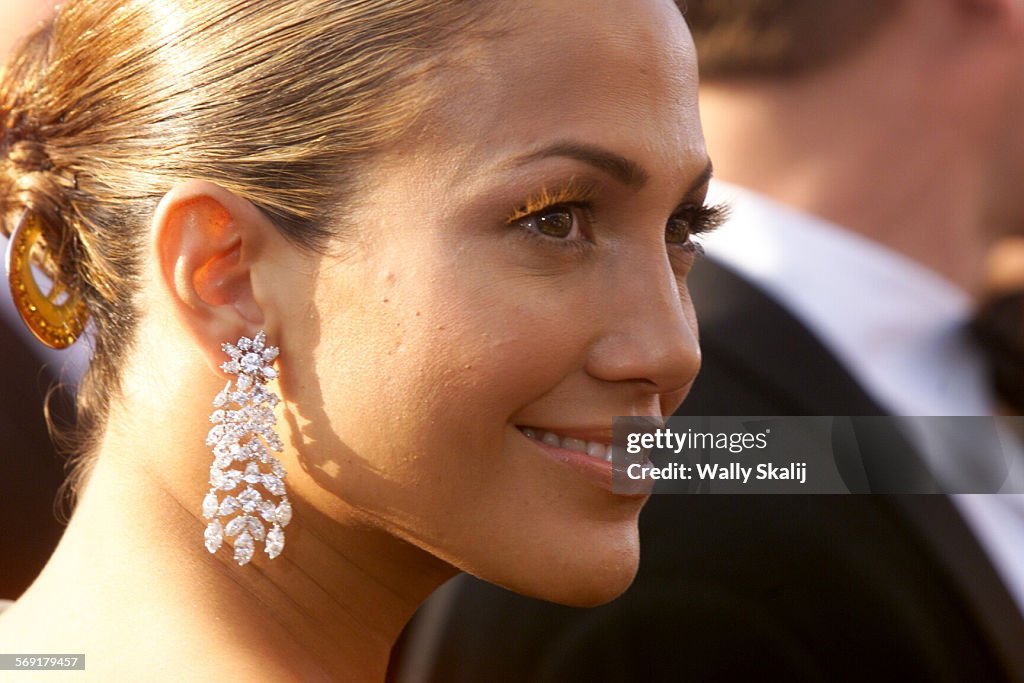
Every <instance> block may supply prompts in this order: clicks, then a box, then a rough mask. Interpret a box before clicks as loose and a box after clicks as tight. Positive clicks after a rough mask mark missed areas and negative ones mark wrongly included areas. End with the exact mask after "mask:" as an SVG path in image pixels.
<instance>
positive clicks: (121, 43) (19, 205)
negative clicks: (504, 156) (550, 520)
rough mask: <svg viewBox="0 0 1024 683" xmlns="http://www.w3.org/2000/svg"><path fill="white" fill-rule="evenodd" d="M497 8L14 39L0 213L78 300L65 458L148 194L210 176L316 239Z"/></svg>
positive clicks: (7, 228)
mask: <svg viewBox="0 0 1024 683" xmlns="http://www.w3.org/2000/svg"><path fill="white" fill-rule="evenodd" d="M495 4H497V3H494V2H484V1H483V0H476V1H474V0H303V2H294V1H293V0H220V1H218V0H95V1H89V0H82V1H74V0H71V1H69V2H67V3H66V4H65V5H64V6H63V7H62V8H61V9H60V11H59V13H58V15H57V16H56V18H55V19H54V21H53V22H52V23H51V24H50V25H48V26H46V27H44V28H43V29H41V30H39V31H38V32H37V33H35V34H34V35H33V36H31V37H30V38H29V39H28V40H27V41H26V42H25V43H24V44H23V45H22V47H21V49H20V50H18V51H17V52H16V53H15V54H14V56H13V57H12V58H11V61H10V62H9V63H8V65H7V67H6V68H5V70H4V72H3V74H2V76H0V125H2V127H3V128H2V130H0V217H2V219H3V230H4V232H6V233H8V234H9V233H10V232H11V230H12V229H13V226H14V225H15V221H17V219H18V217H19V216H20V215H21V213H22V212H23V211H24V210H26V209H27V210H30V211H33V212H35V213H36V215H38V216H39V217H40V218H41V219H42V220H43V223H44V226H45V238H46V241H47V244H48V251H49V257H50V258H52V259H53V261H54V263H55V266H56V268H58V269H59V271H60V274H61V278H62V279H63V280H64V281H66V282H70V283H71V284H72V285H73V286H74V287H75V288H76V289H77V290H78V291H79V292H81V293H82V294H83V295H84V297H85V299H86V302H87V304H88V307H89V311H90V316H91V320H92V325H93V328H94V329H93V331H92V332H93V338H94V343H95V348H94V351H93V358H92V362H91V364H90V369H89V371H88V373H87V374H86V377H85V378H84V380H83V383H82V385H81V387H80V390H79V394H78V431H77V434H78V435H79V438H78V439H76V441H77V442H78V447H79V449H80V450H82V451H85V452H89V451H93V450H95V446H96V444H97V440H98V436H99V435H100V434H101V433H102V430H103V429H104V426H105V422H106V419H107V416H108V413H109V409H110V405H111V401H112V397H113V396H115V395H116V394H117V391H118V388H119V381H120V370H121V368H120V359H122V358H124V357H125V356H126V355H127V353H128V352H129V351H130V347H131V344H132V342H133V338H134V333H135V328H136V323H137V320H138V316H139V311H138V310H137V306H136V304H135V302H134V301H133V293H134V291H135V290H136V288H137V287H138V278H139V273H140V265H141V259H142V249H141V242H142V235H145V234H146V228H147V225H148V221H149V219H150V217H151V215H152V213H153V210H154V209H155V207H156V205H157V203H158V202H159V200H160V198H161V197H162V196H163V195H164V194H165V193H166V192H167V191H168V190H169V189H170V188H171V187H173V186H174V185H175V184H176V183H178V182H181V181H183V180H186V179H199V180H208V181H211V182H214V183H218V184H219V185H221V186H223V187H225V188H226V189H228V190H231V191H232V192H235V193H236V194H238V195H240V196H242V197H245V198H246V199H248V200H250V201H252V202H253V203H254V204H255V205H256V206H258V207H259V208H260V209H262V210H263V211H264V212H265V213H266V214H267V215H268V216H269V217H270V218H271V219H272V220H273V221H274V222H275V224H276V225H277V226H278V227H279V228H280V229H281V230H282V231H283V233H284V234H285V235H287V236H288V237H289V238H290V239H292V240H293V241H294V242H295V243H297V244H300V245H302V246H304V247H307V248H310V249H318V250H319V249H322V248H323V247H324V246H325V245H326V243H327V242H328V240H329V239H331V238H332V237H333V236H334V235H333V232H332V231H335V230H336V229H337V228H338V227H339V225H340V223H339V221H338V220H335V219H334V216H335V215H336V214H337V213H338V212H339V211H338V210H339V209H343V207H344V206H345V203H346V201H348V200H350V199H351V195H352V193H353V192H354V191H355V189H356V183H357V180H358V174H359V171H360V165H361V164H362V163H365V161H366V160H367V159H369V158H370V157H372V156H373V155H374V154H376V153H379V151H380V150H381V149H383V148H384V147H386V146H387V145H388V143H389V142H393V141H394V140H395V139H397V138H398V136H400V135H401V134H402V133H403V132H405V131H407V130H408V129H409V127H410V126H411V125H412V124H413V122H414V121H415V120H416V119H417V117H418V116H419V115H420V114H422V113H423V112H424V111H425V110H426V109H427V108H428V106H429V104H430V102H431V100H432V89H431V88H430V85H429V84H430V80H431V79H429V78H425V76H428V75H429V74H430V73H431V72H432V71H434V70H436V69H438V68H439V67H443V66H448V65H451V64H452V63H453V60H454V57H453V54H454V53H455V52H457V50H453V49H449V48H454V47H457V46H459V45H465V44H467V42H468V40H469V39H470V36H472V35H473V34H472V33H470V29H471V28H473V27H474V26H476V25H477V23H479V20H480V19H482V16H481V15H482V14H483V13H484V11H485V10H484V8H490V7H493V6H494V5H495ZM479 35H482V34H479ZM436 90H437V89H436V88H435V89H434V91H436ZM340 213H342V214H343V211H341V212H340ZM342 223H343V221H342ZM90 461H91V458H83V459H80V460H79V463H80V464H79V465H78V466H77V467H76V469H77V471H76V473H75V475H74V477H73V478H76V479H84V478H85V477H86V476H87V473H88V463H89V462H90ZM82 463H85V464H84V465H83V464H82Z"/></svg>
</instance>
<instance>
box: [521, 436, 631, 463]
mask: <svg viewBox="0 0 1024 683" xmlns="http://www.w3.org/2000/svg"><path fill="white" fill-rule="evenodd" d="M519 431H521V432H522V433H523V434H524V435H525V436H526V437H527V438H530V439H533V440H534V441H540V442H542V443H546V444H547V445H549V446H554V447H556V448H564V449H565V450H567V451H576V452H577V453H584V454H586V455H589V456H590V457H592V458H596V459H598V460H604V461H605V462H611V461H612V447H611V446H610V445H609V444H604V443H600V442H597V441H583V440H581V439H574V438H572V437H569V436H559V435H558V434H555V433H554V432H549V431H546V430H544V429H534V428H532V427H520V428H519Z"/></svg>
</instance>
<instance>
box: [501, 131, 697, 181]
mask: <svg viewBox="0 0 1024 683" xmlns="http://www.w3.org/2000/svg"><path fill="white" fill-rule="evenodd" d="M550 157H566V158H568V159H575V160H576V161H582V162H583V163H585V164H589V165H590V166H593V167H594V168H597V169H599V170H601V171H604V172H605V173H607V174H608V175H610V176H612V177H613V178H615V179H616V180H618V181H619V182H620V183H622V184H623V185H626V186H628V187H632V188H640V187H643V186H644V185H645V184H647V181H648V180H650V175H649V174H648V173H647V171H645V170H644V169H643V167H642V166H640V165H639V164H638V163H636V162H635V161H633V160H632V159H629V158H627V157H624V156H622V155H621V154H616V153H615V152H612V151H610V150H607V149H603V148H601V147H596V146H594V145H587V144H584V143H579V142H556V143H555V144H553V145H549V146H547V147H544V148H543V149H540V150H537V151H536V152H531V153H530V154H527V155H525V156H522V157H519V158H517V159H516V160H515V161H514V162H513V164H512V165H514V166H522V165H525V164H529V163H532V162H534V161H539V160H541V159H548V158H550ZM713 174H714V167H713V166H712V164H711V162H710V161H708V163H707V166H705V167H704V170H703V171H702V172H701V174H700V175H699V176H698V177H697V179H696V180H695V181H694V183H693V184H692V185H691V186H690V189H689V190H688V192H687V193H691V192H695V191H696V190H697V189H699V188H701V187H703V186H704V185H706V184H707V183H708V182H709V181H710V180H711V176H712V175H713Z"/></svg>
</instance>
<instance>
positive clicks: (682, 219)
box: [665, 211, 692, 244]
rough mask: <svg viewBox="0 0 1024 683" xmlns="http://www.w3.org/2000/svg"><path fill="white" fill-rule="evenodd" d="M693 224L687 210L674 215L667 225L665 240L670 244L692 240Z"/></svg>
mask: <svg viewBox="0 0 1024 683" xmlns="http://www.w3.org/2000/svg"><path fill="white" fill-rule="evenodd" d="M691 224H692V221H691V220H690V218H689V217H688V216H687V214H686V212H685V211H684V212H682V213H678V214H676V215H675V216H672V218H669V219H668V224H667V225H666V226H665V241H666V242H667V243H669V244H686V243H687V242H689V241H690V225H691Z"/></svg>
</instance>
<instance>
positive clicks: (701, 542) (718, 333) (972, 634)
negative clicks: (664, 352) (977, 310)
mask: <svg viewBox="0 0 1024 683" xmlns="http://www.w3.org/2000/svg"><path fill="white" fill-rule="evenodd" d="M690 289H691V292H692V294H693V299H694V303H695V305H696V307H697V311H698V319H699V320H700V323H701V346H702V349H703V353H704V364H703V369H702V371H701V375H700V378H699V379H698V381H697V383H696V385H695V387H694V389H693V392H692V393H691V395H690V397H689V398H688V399H687V401H686V403H685V404H684V407H683V410H682V411H681V412H685V413H687V414H693V415H880V414H882V410H881V409H880V407H879V406H878V405H876V404H875V403H874V402H873V401H872V400H871V398H870V397H868V396H867V395H866V394H865V392H864V391H863V390H862V389H861V387H860V386H858V385H857V383H856V382H855V381H854V380H853V379H852V378H851V377H850V375H849V374H848V373H847V372H846V371H845V370H844V369H843V368H842V367H841V366H840V365H839V364H838V362H837V361H836V359H835V358H833V357H832V355H831V354H830V353H829V352H828V351H827V350H826V349H825V348H824V347H823V346H822V345H821V344H820V343H819V342H818V341H817V340H816V339H815V338H814V337H813V335H811V334H810V332H809V331H808V330H807V329H806V328H804V327H803V326H802V325H801V324H800V323H799V322H798V321H797V320H796V319H794V318H793V317H792V316H791V315H790V314H789V313H788V312H787V311H785V310H784V309H782V308H781V307H780V306H779V305H777V304H776V303H775V302H774V301H772V300H771V299H769V298H767V297H766V296H765V295H764V294H763V293H761V292H760V291H758V290H757V289H755V288H754V287H752V286H751V285H750V284H749V283H748V282H746V281H745V280H743V279H741V278H740V277H738V276H736V275H734V274H732V273H731V272H729V271H728V270H726V269H724V268H722V267H721V266H718V265H716V264H715V263H714V262H713V261H711V260H706V261H704V262H702V263H701V264H700V265H699V266H698V267H696V268H695V269H694V271H693V272H692V273H691V275H690ZM640 529H641V549H642V550H641V566H640V572H639V574H638V576H637V579H636V581H635V583H634V584H633V586H632V587H631V588H630V589H629V590H628V591H627V592H626V593H625V594H624V595H623V596H622V597H621V598H619V599H618V600H616V601H614V602H612V603H611V604H609V605H606V606H603V607H600V608H596V609H591V610H582V609H572V608H565V607H559V606H555V605H552V604H549V603H545V602H540V601H535V600H528V599H526V598H522V597H518V596H516V595H513V594H511V593H509V592H507V591H504V590H502V589H499V588H496V587H493V586H490V585H488V584H486V583H484V582H481V581H478V580H476V579H473V578H471V577H460V578H458V579H456V580H455V582H454V583H453V584H452V585H450V586H446V587H445V588H444V589H442V591H441V595H439V596H438V601H437V602H435V603H434V604H431V603H428V605H427V606H426V607H425V609H424V610H423V611H422V616H421V617H420V623H419V624H417V623H416V621H415V620H414V623H413V625H412V627H411V628H410V630H409V631H408V632H407V638H406V639H405V642H402V643H400V646H399V647H398V648H396V660H397V661H396V662H395V663H394V666H393V669H392V675H393V676H396V677H397V679H398V680H402V681H422V680H428V681H436V682H446V683H448V682H458V681H466V682H467V683H468V682H469V681H474V682H475V681H587V682H595V681H609V682H611V681H616V682H619V681H753V680H758V681H768V680H770V681H775V680H780V681H867V680H871V681H877V680H899V681H1016V680H1022V681H1024V623H1022V620H1021V618H1020V615H1019V613H1018V611H1017V609H1016V607H1015V605H1014V603H1013V601H1012V599H1011V597H1010V596H1009V594H1008V593H1007V591H1006V589H1005V587H1004V586H1003V584H1002V583H1001V581H1000V579H999V578H998V577H997V575H996V573H995V571H994V570H993V568H992V567H991V565H990V564H989V562H988V561H987V559H986V557H985V555H984V553H983V552H982V550H981V548H980V547H979V546H978V544H977V542H976V541H975V540H974V538H973V537H972V535H971V533H970V532H969V531H968V529H967V528H966V527H965V525H964V523H963V521H962V520H961V519H960V517H959V515H958V514H957V512H956V511H955V509H954V508H953V506H952V505H951V503H950V502H949V501H948V500H947V499H946V498H945V497H943V496H938V495H932V496H880V495H876V496H867V495H847V496H811V495H808V496H753V495H736V496H722V495H719V496H715V495H712V496H700V495H655V496H653V497H652V499H651V500H650V502H649V503H648V505H647V507H646V508H645V509H644V512H643V514H642V516H641V523H640ZM424 621H429V622H430V623H429V624H426V625H424V623H423V622H424Z"/></svg>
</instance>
